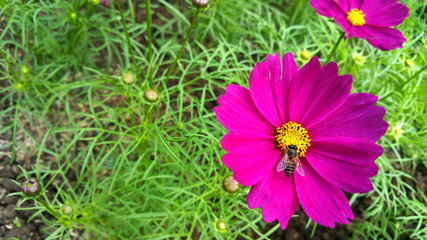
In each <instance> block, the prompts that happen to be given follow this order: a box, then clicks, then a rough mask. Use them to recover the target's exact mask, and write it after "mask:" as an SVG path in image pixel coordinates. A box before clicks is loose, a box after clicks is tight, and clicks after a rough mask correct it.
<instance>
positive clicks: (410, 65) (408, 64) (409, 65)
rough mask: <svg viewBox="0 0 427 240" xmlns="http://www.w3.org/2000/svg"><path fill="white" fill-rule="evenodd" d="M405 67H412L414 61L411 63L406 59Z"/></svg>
mask: <svg viewBox="0 0 427 240" xmlns="http://www.w3.org/2000/svg"><path fill="white" fill-rule="evenodd" d="M405 65H406V66H408V67H414V65H415V63H414V61H412V60H411V59H409V58H408V59H406V60H405Z"/></svg>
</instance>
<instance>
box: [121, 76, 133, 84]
mask: <svg viewBox="0 0 427 240" xmlns="http://www.w3.org/2000/svg"><path fill="white" fill-rule="evenodd" d="M122 81H123V82H124V83H126V84H129V85H130V84H133V83H134V82H135V76H134V75H133V74H132V73H124V74H123V75H122Z"/></svg>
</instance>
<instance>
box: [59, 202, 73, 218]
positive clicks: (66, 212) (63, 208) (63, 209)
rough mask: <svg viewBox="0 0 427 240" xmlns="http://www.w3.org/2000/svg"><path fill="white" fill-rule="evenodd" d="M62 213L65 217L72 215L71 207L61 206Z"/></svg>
mask: <svg viewBox="0 0 427 240" xmlns="http://www.w3.org/2000/svg"><path fill="white" fill-rule="evenodd" d="M62 213H64V214H65V215H70V214H71V213H73V207H72V206H71V205H68V204H65V205H63V206H62Z"/></svg>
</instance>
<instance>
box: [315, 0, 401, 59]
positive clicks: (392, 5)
mask: <svg viewBox="0 0 427 240" xmlns="http://www.w3.org/2000/svg"><path fill="white" fill-rule="evenodd" d="M310 5H311V6H312V7H313V8H314V9H315V10H316V11H317V13H318V14H320V15H322V16H325V17H330V18H334V20H335V22H336V23H337V24H338V25H339V26H340V27H341V28H342V29H343V30H344V31H345V32H346V33H347V39H350V37H351V36H353V37H356V38H362V39H366V40H367V41H368V42H369V43H370V44H372V46H374V47H376V48H378V49H380V50H382V51H388V50H392V49H396V48H401V47H402V44H403V43H404V42H405V41H406V38H405V37H404V36H403V34H402V33H401V32H400V31H399V30H397V29H393V28H390V27H392V26H397V25H399V24H401V23H402V22H403V20H405V18H407V17H408V16H409V8H407V7H406V5H403V4H400V3H398V0H381V1H380V0H310Z"/></svg>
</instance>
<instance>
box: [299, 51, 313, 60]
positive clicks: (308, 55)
mask: <svg viewBox="0 0 427 240" xmlns="http://www.w3.org/2000/svg"><path fill="white" fill-rule="evenodd" d="M311 57H312V54H311V52H310V51H308V50H302V52H301V58H302V59H304V60H309V59H311Z"/></svg>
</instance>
